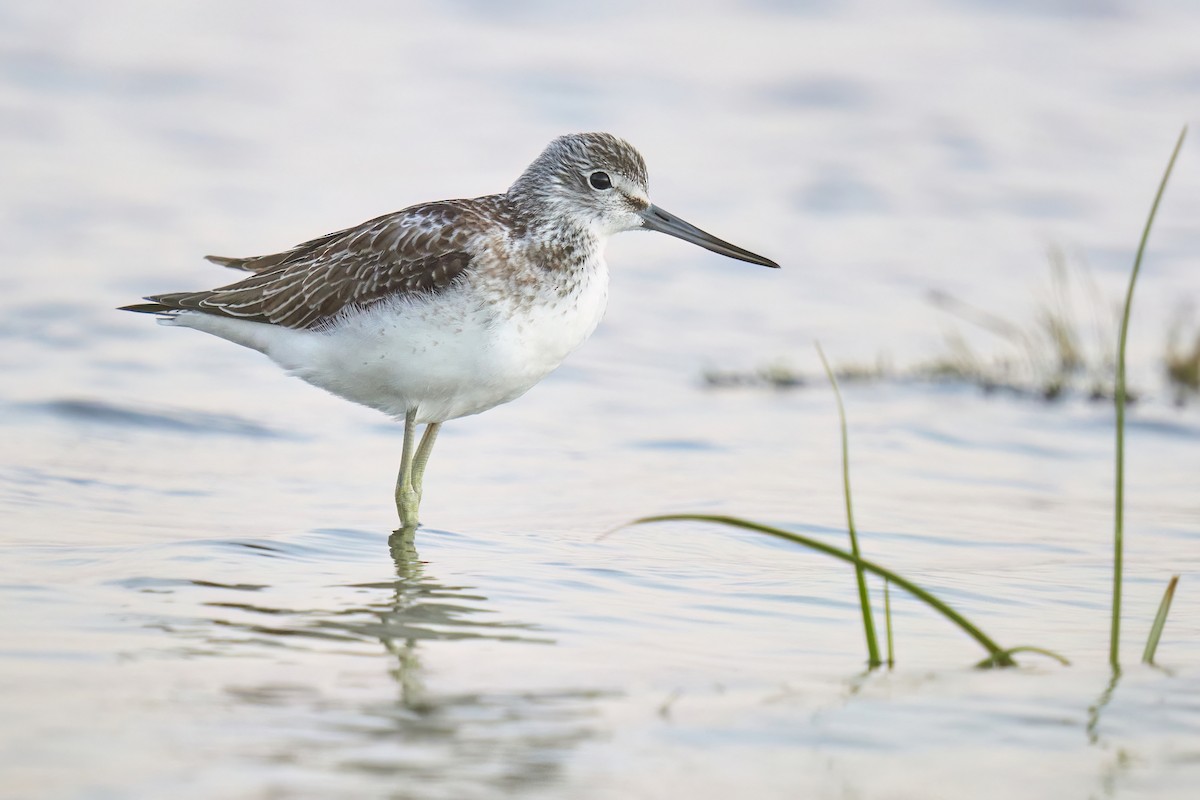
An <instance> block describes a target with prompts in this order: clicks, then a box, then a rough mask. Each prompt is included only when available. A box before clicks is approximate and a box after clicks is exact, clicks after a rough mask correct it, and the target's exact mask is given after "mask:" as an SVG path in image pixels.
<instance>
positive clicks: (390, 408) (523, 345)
mask: <svg viewBox="0 0 1200 800" xmlns="http://www.w3.org/2000/svg"><path fill="white" fill-rule="evenodd" d="M607 302H608V271H607V268H606V267H605V265H604V263H603V261H598V262H597V263H594V264H593V265H592V268H591V269H588V270H587V271H586V272H584V273H583V274H582V275H581V276H579V280H578V282H577V283H576V284H574V285H573V287H572V290H571V291H569V292H567V293H565V294H561V295H560V294H559V293H557V292H553V291H550V292H543V293H540V294H536V295H530V296H527V297H525V298H518V300H517V302H513V301H512V300H511V298H510V296H509V295H508V294H507V293H504V292H502V291H501V290H499V289H498V288H489V287H486V286H483V287H481V286H477V285H472V284H463V285H461V286H459V287H456V288H454V289H450V290H448V291H445V292H442V293H439V294H437V295H434V296H429V297H421V298H416V299H413V298H397V299H396V300H393V301H388V302H384V303H378V304H376V305H374V306H371V307H370V308H368V309H366V310H363V311H358V312H355V313H352V314H348V315H346V316H345V317H343V318H342V319H340V320H339V321H338V322H337V323H336V324H334V325H333V326H331V327H330V328H329V329H327V330H320V331H311V330H296V329H292V328H281V327H278V326H275V325H268V324H265V323H260V322H247V321H245V320H237V319H230V318H227V317H218V316H214V315H210V314H202V313H199V312H184V313H182V314H180V315H179V316H178V317H175V318H173V319H171V320H168V321H167V323H168V324H176V325H182V326H186V327H191V328H196V329H199V330H202V331H205V332H207V333H211V334H214V335H216V336H220V337H222V338H224V339H228V340H230V341H233V342H236V343H238V344H242V345H245V346H247V347H251V348H253V349H255V350H259V351H261V352H263V353H266V354H267V355H268V356H270V357H271V358H272V359H273V360H274V361H275V362H276V363H278V364H279V365H280V366H282V367H283V368H284V369H286V370H288V371H289V372H290V373H291V374H293V375H296V376H297V377H300V378H303V379H304V380H305V381H307V382H309V383H311V384H313V385H314V386H319V387H320V388H322V389H325V390H327V391H330V392H332V393H333V394H336V395H338V396H340V397H344V398H346V399H347V400H352V401H354V402H356V403H361V404H362V405H365V406H369V407H371V408H376V409H379V410H380V411H383V412H384V413H387V414H390V415H392V416H395V417H398V418H403V417H404V415H405V414H406V412H407V411H408V410H409V409H416V412H417V422H419V423H424V422H442V421H445V420H448V419H455V418H457V417H464V416H468V415H470V414H478V413H479V412H481V411H486V410H487V409H489V408H493V407H494V406H497V405H500V404H501V403H507V402H508V401H510V400H513V399H515V398H517V397H519V396H521V395H522V394H524V393H525V392H526V391H528V390H529V389H530V387H532V386H533V385H534V384H535V383H537V382H538V381H540V380H541V379H542V378H544V377H545V376H546V375H547V374H549V373H550V372H551V371H552V370H553V369H554V368H555V367H557V366H558V365H559V364H560V363H562V360H563V359H564V358H566V357H567V355H568V354H570V353H571V352H572V351H573V350H575V349H576V348H577V347H579V345H581V344H583V342H584V341H586V340H587V338H588V337H589V336H591V334H592V332H593V331H594V330H595V329H596V325H597V324H598V323H599V322H600V318H601V317H602V316H603V315H604V309H605V306H606V305H607Z"/></svg>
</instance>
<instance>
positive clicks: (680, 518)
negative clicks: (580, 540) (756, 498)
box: [629, 514, 1066, 667]
mask: <svg viewBox="0 0 1200 800" xmlns="http://www.w3.org/2000/svg"><path fill="white" fill-rule="evenodd" d="M651 522H712V523H715V524H717V525H728V526H730V527H733V528H743V529H745V530H749V531H755V532H757V533H765V534H766V535H768V536H774V537H775V538H777V539H783V540H785V541H788V542H793V543H795V544H799V545H803V546H804V547H807V548H809V549H810V550H816V551H817V552H819V553H824V554H825V555H828V556H833V557H834V558H837V559H841V560H842V561H848V562H850V563H851V564H854V565H855V566H859V565H861V566H862V568H863V569H865V570H866V571H867V572H870V573H873V574H875V575H878V576H879V577H881V578H884V579H885V580H888V581H891V582H892V583H894V584H896V585H897V586H899V587H900V588H901V589H903V590H905V591H906V592H908V593H909V594H911V595H912V596H913V597H916V598H917V599H918V600H920V601H922V602H923V603H925V604H926V605H928V606H929V607H930V608H932V609H933V610H934V611H937V612H938V613H939V614H941V615H942V616H944V617H945V618H946V619H948V620H950V621H951V622H953V623H954V624H955V625H957V626H958V627H959V628H960V629H962V631H963V632H964V633H966V634H967V635H968V636H970V637H971V638H972V639H974V640H975V641H976V642H978V643H979V644H980V645H982V646H983V649H985V650H987V651H988V654H989V656H990V657H989V658H988V659H986V663H987V664H988V665H989V666H997V667H1015V666H1016V665H1017V664H1016V662H1015V661H1013V660H1012V657H1011V656H1010V655H1009V654H1010V653H1012V652H1016V651H1018V650H1021V649H1031V648H1013V649H1011V650H1006V649H1004V648H1002V647H1001V646H1000V645H998V644H996V643H995V642H994V641H992V639H991V638H990V637H988V636H987V635H986V634H985V633H984V632H983V631H981V630H979V628H977V627H975V625H973V624H971V622H969V621H968V620H967V618H966V617H964V616H963V615H962V614H959V613H958V612H957V611H955V610H954V609H953V608H951V607H950V606H948V605H946V604H945V603H944V602H942V601H941V600H939V599H938V598H937V597H935V596H934V595H932V594H930V593H929V592H927V591H926V590H924V589H922V588H921V587H920V586H917V585H916V584H915V583H913V582H912V581H910V580H908V579H907V578H905V577H904V576H902V575H899V574H897V573H895V572H892V571H891V570H890V569H888V568H887V567H882V566H880V565H878V564H875V563H873V562H871V561H867V560H866V559H865V558H862V557H860V556H856V555H854V554H853V553H851V552H848V551H846V550H842V549H840V548H838V547H834V546H833V545H828V544H825V543H824V542H820V541H817V540H816V539H812V538H810V537H808V536H804V535H802V534H799V533H793V532H792V531H785V530H783V529H782V528H775V527H772V526H770V525H761V524H759V523H757V522H751V521H750V520H745V519H740V518H738V517H728V516H722V515H717V514H660V515H656V516H653V517H642V518H641V519H635V520H633V521H632V522H630V523H629V524H630V525H644V524H647V523H651ZM1037 652H1041V653H1049V652H1050V651H1048V650H1042V649H1040V648H1039V649H1037ZM1051 655H1053V654H1051ZM1054 657H1055V658H1058V659H1060V660H1062V661H1064V662H1065V661H1066V659H1064V658H1062V657H1061V656H1054Z"/></svg>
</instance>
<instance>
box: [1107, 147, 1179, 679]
mask: <svg viewBox="0 0 1200 800" xmlns="http://www.w3.org/2000/svg"><path fill="white" fill-rule="evenodd" d="M1186 136H1187V126H1186V125H1185V126H1183V130H1182V131H1180V132H1179V140H1178V141H1176V142H1175V150H1174V151H1173V152H1172V153H1171V160H1170V161H1168V162H1167V169H1166V171H1164V172H1163V176H1162V180H1161V181H1159V184H1158V192H1156V193H1155V195H1154V203H1153V205H1151V206H1150V216H1149V217H1147V218H1146V227H1145V228H1143V229H1142V240H1141V242H1140V243H1139V244H1138V249H1137V256H1136V257H1135V258H1134V260H1133V272H1132V273H1131V274H1130V276H1129V289H1128V291H1127V292H1126V293H1125V311H1124V313H1123V314H1122V316H1121V334H1120V337H1119V339H1118V343H1117V385H1116V391H1115V392H1114V393H1113V394H1114V396H1115V400H1116V404H1117V452H1116V462H1117V467H1116V502H1115V505H1116V508H1115V518H1116V519H1115V523H1114V532H1113V590H1112V631H1111V633H1110V636H1109V644H1108V662H1109V664H1111V665H1112V667H1113V668H1114V669H1118V668H1120V651H1121V580H1122V573H1123V572H1124V568H1125V553H1124V550H1125V542H1124V539H1125V342H1126V339H1127V338H1128V336H1129V315H1130V312H1131V311H1132V309H1133V289H1134V287H1135V286H1136V285H1137V279H1138V273H1139V272H1141V269H1142V256H1143V255H1144V254H1145V252H1146V243H1147V242H1148V241H1149V240H1150V229H1151V228H1152V227H1153V226H1154V217H1155V215H1156V214H1157V213H1158V204H1159V202H1160V201H1161V200H1162V197H1163V192H1165V191H1166V189H1167V180H1168V179H1169V178H1170V177H1171V170H1172V169H1174V167H1175V159H1176V158H1177V157H1178V156H1179V151H1180V149H1181V148H1182V147H1183V140H1184V138H1185V137H1186Z"/></svg>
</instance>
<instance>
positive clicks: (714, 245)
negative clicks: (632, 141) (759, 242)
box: [639, 205, 779, 269]
mask: <svg viewBox="0 0 1200 800" xmlns="http://www.w3.org/2000/svg"><path fill="white" fill-rule="evenodd" d="M639 213H640V214H641V216H642V225H643V226H644V227H645V228H646V229H647V230H652V231H658V232H659V233H665V234H668V235H669V236H675V237H677V238H679V239H683V240H684V241H685V242H691V243H692V244H698V245H700V246H701V247H703V248H704V249H705V250H712V251H713V252H714V253H720V254H721V255H723V256H729V257H730V258H736V259H737V260H738V261H749V262H750V263H751V264H761V265H762V266H764V267H771V268H772V269H779V265H778V264H776V263H775V262H774V261H772V260H771V259H769V258H764V257H763V256H760V255H758V254H757V253H751V252H750V251H749V250H743V249H742V248H740V247H738V246H737V245H736V244H730V243H729V242H726V241H724V240H722V239H718V238H717V237H715V236H713V235H712V234H711V233H705V232H704V231H702V230H700V229H699V228H697V227H696V226H695V225H693V224H691V223H690V222H684V221H683V220H681V219H680V218H679V217H677V216H675V215H674V214H670V213H667V212H666V211H663V210H662V209H661V208H659V207H658V206H655V205H651V206H647V207H646V209H645V210H644V211H641V212H639Z"/></svg>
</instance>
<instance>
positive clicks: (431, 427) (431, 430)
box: [412, 422, 442, 502]
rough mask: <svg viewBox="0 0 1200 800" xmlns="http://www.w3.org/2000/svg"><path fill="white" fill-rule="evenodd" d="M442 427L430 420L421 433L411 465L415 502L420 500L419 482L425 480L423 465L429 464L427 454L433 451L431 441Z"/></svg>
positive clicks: (434, 439) (440, 424) (435, 438)
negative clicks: (415, 495) (419, 442)
mask: <svg viewBox="0 0 1200 800" xmlns="http://www.w3.org/2000/svg"><path fill="white" fill-rule="evenodd" d="M441 429H442V423H440V422H431V423H429V424H428V425H426V426H425V433H424V434H422V435H421V444H420V445H419V446H418V447H417V455H416V457H415V458H414V459H413V465H412V485H413V490H414V491H416V493H417V502H420V501H421V484H422V483H423V482H424V480H425V467H426V466H427V465H428V464H429V454H430V453H431V452H433V443H434V441H436V440H437V435H438V431H440V430H441Z"/></svg>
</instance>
